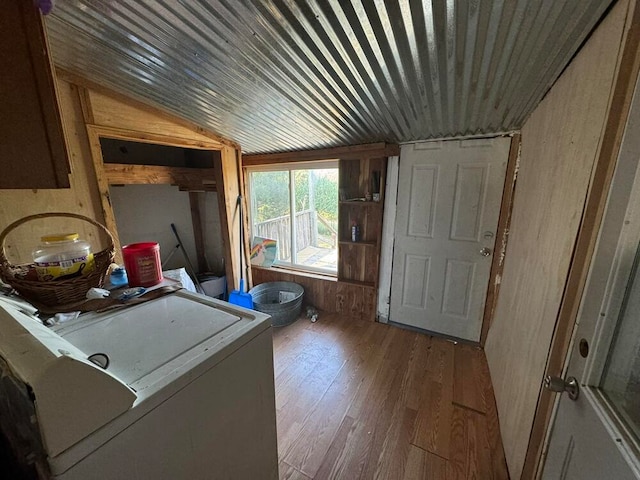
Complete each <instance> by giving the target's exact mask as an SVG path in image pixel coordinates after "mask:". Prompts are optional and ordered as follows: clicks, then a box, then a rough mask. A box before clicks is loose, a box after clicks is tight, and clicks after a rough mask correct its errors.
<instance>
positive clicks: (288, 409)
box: [273, 314, 508, 480]
mask: <svg viewBox="0 0 640 480" xmlns="http://www.w3.org/2000/svg"><path fill="white" fill-rule="evenodd" d="M273 343H274V366H275V381H276V408H277V422H278V453H279V459H280V478H281V479H289V480H308V479H338V480H341V479H345V480H352V479H353V480H355V479H374V478H375V479H393V480H396V479H398V480H403V479H405V480H408V479H412V480H413V479H434V480H439V479H445V480H448V479H471V478H474V479H481V480H485V479H487V480H489V479H496V480H501V479H507V478H508V473H507V467H506V463H505V459H504V453H503V449H502V442H501V440H500V430H499V428H498V418H497V413H496V407H495V400H494V397H493V389H492V387H491V382H490V379H489V371H488V367H487V363H486V359H485V357H484V353H483V352H482V350H480V349H477V348H474V347H471V346H469V345H463V344H457V345H455V344H453V343H452V342H449V341H446V340H443V339H439V338H435V337H430V336H427V335H423V334H419V333H415V332H410V331H407V330H402V329H400V328H397V327H391V326H388V325H383V324H380V323H372V322H365V321H360V320H355V319H350V318H345V317H340V316H338V315H331V314H321V316H320V319H319V320H318V322H317V323H311V322H309V320H307V319H306V318H301V319H299V320H298V321H297V322H295V323H294V324H292V325H289V326H287V327H280V328H276V329H274V338H273Z"/></svg>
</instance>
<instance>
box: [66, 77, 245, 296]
mask: <svg viewBox="0 0 640 480" xmlns="http://www.w3.org/2000/svg"><path fill="white" fill-rule="evenodd" d="M63 75H66V76H69V77H70V79H71V80H73V81H76V82H78V83H81V84H82V85H83V87H84V89H83V90H81V92H80V97H81V103H82V108H83V115H84V119H85V122H86V125H87V134H88V136H89V145H90V147H91V155H92V157H93V163H94V168H95V172H96V176H97V179H98V188H99V190H100V198H101V202H102V207H103V211H104V219H105V224H106V226H107V227H108V228H109V229H110V230H111V231H114V232H115V231H116V230H117V229H116V222H115V217H114V214H113V210H112V208H111V201H110V198H109V195H110V194H109V181H108V180H107V178H106V176H105V175H104V172H103V161H102V153H101V147H100V137H106V138H116V139H125V140H133V141H140V142H149V143H156V144H160V145H173V146H181V147H188V148H199V149H205V150H216V151H219V152H220V161H219V162H215V165H214V166H215V168H214V171H215V177H216V186H217V188H216V190H217V195H218V206H219V215H220V225H221V231H222V238H223V242H224V245H225V268H226V275H227V281H228V282H229V285H230V286H233V288H237V286H238V284H237V281H238V278H239V273H240V267H239V256H238V254H237V252H238V251H239V248H240V245H239V239H238V228H237V227H238V223H237V222H238V220H237V217H238V213H237V202H236V199H237V197H238V192H239V182H238V178H239V171H240V158H239V149H240V147H239V146H238V145H235V144H233V143H232V142H229V141H228V140H225V139H223V138H220V137H218V136H216V135H215V134H213V133H210V132H207V131H205V130H203V129H201V128H199V127H197V126H196V125H192V124H190V123H189V122H186V121H182V120H180V119H176V118H174V117H172V116H170V115H167V114H164V113H163V112H161V111H158V110H156V109H154V108H152V107H148V106H147V105H144V104H141V103H139V102H136V101H134V100H130V99H127V98H126V97H123V96H121V95H119V94H116V93H113V92H110V91H108V90H105V89H104V88H102V87H100V86H97V85H93V84H91V83H89V82H86V81H85V80H84V79H77V78H75V77H73V76H71V75H69V74H67V73H63ZM116 243H117V245H116V247H119V245H118V243H119V242H118V238H116ZM118 250H119V248H118ZM245 250H247V249H246V248H245ZM247 254H248V252H246V253H245V255H247Z"/></svg>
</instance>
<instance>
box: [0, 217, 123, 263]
mask: <svg viewBox="0 0 640 480" xmlns="http://www.w3.org/2000/svg"><path fill="white" fill-rule="evenodd" d="M47 217H67V218H76V219H78V220H84V221H85V222H88V223H90V224H92V225H94V226H95V227H98V228H99V229H100V230H102V231H103V232H104V233H105V234H106V235H107V237H108V239H109V242H110V243H111V245H109V246H108V247H107V248H109V249H112V248H114V241H113V235H111V232H110V231H109V230H107V227H105V226H104V225H102V224H101V223H99V222H96V221H95V220H93V219H92V218H89V217H85V216H84V215H80V214H77V213H68V212H48V213H37V214H35V215H29V216H27V217H23V218H21V219H19V220H16V221H15V222H13V223H12V224H10V225H9V226H8V227H7V228H5V229H4V230H3V231H2V233H0V247H2V248H0V264H2V265H5V264H8V263H9V261H8V260H7V256H6V254H5V244H4V241H5V239H6V238H7V235H9V233H11V231H12V230H15V229H16V228H17V227H19V226H20V225H22V224H24V223H27V222H30V221H31V220H38V219H41V218H47Z"/></svg>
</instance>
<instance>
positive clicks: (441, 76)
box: [47, 0, 611, 153]
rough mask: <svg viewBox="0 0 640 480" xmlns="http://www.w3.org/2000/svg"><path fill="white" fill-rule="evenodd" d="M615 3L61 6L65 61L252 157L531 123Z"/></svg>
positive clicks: (375, 0)
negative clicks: (230, 142) (239, 147)
mask: <svg viewBox="0 0 640 480" xmlns="http://www.w3.org/2000/svg"><path fill="white" fill-rule="evenodd" d="M610 3H611V0H492V1H482V0H466V1H465V0H421V1H396V2H394V1H383V0H372V1H366V0H360V1H359V0H352V1H336V0H310V1H293V0H274V1H257V0H256V1H243V2H241V1H229V0H224V1H205V0H181V1H175V0H158V1H150V0H148V1H145V0H138V1H136V0H59V1H58V2H57V3H56V7H55V9H54V11H53V13H52V14H51V15H49V16H48V17H47V27H48V31H49V36H50V41H51V48H52V51H53V56H54V60H55V62H56V64H57V65H59V66H62V67H63V68H65V69H67V70H69V71H71V72H74V73H77V74H80V75H82V76H84V77H86V78H88V79H89V80H92V81H95V82H98V83H101V84H103V85H106V86H108V87H111V88H113V89H115V90H116V91H119V92H122V93H126V94H128V95H130V96H132V97H134V98H137V99H140V100H143V101H145V102H147V103H151V104H154V105H156V106H161V107H163V108H164V109H166V110H168V111H171V112H173V113H175V114H177V115H179V116H181V117H183V118H186V119H189V120H191V121H194V122H196V123H198V124H200V125H202V126H205V127H207V128H209V129H211V130H213V131H215V132H217V133H219V134H221V135H222V136H224V137H227V138H229V139H232V140H234V141H236V142H238V143H240V144H241V145H242V147H243V150H244V151H245V152H248V153H263V152H274V151H285V150H299V149H309V148H319V147H327V146H336V145H349V144H358V143H367V142H373V141H390V142H405V141H411V140H419V139H428V138H438V137H448V136H457V135H471V134H480V133H487V132H503V131H509V130H513V129H517V128H519V127H520V126H521V125H522V123H523V121H524V120H525V119H526V117H527V116H528V115H529V113H530V112H531V111H532V109H533V108H534V107H535V106H536V105H537V103H538V102H539V101H540V99H541V98H542V97H543V96H544V94H545V92H546V91H547V90H548V88H549V87H550V85H551V84H552V83H553V82H554V81H555V79H556V78H557V77H558V75H559V74H560V73H561V72H562V70H563V68H564V67H565V66H566V65H567V63H568V62H569V60H570V59H571V57H572V56H573V55H574V54H575V52H576V50H577V49H578V47H579V46H580V44H581V43H582V42H583V41H584V39H585V38H586V36H587V35H588V33H589V32H590V31H591V30H592V28H593V27H594V25H595V24H596V22H597V21H598V20H599V19H600V17H601V16H602V14H603V12H604V11H605V9H606V8H607V7H608V5H609V4H610Z"/></svg>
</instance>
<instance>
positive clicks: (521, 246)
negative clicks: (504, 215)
mask: <svg viewBox="0 0 640 480" xmlns="http://www.w3.org/2000/svg"><path fill="white" fill-rule="evenodd" d="M625 15H626V5H624V4H623V3H618V4H616V5H615V6H614V8H613V9H612V10H611V12H610V13H609V15H608V16H607V18H605V20H604V21H603V22H602V23H601V24H600V26H599V27H598V29H597V30H596V31H595V32H594V34H593V35H592V37H591V38H590V39H589V41H588V42H587V43H586V44H585V45H584V47H583V48H582V50H581V51H580V52H579V53H578V55H577V56H576V58H575V59H574V60H573V61H572V63H571V64H570V65H569V67H568V68H567V69H566V70H565V72H564V73H563V75H562V76H561V77H560V79H559V80H558V81H557V82H556V84H555V85H554V86H553V87H552V89H551V90H550V91H549V93H548V94H547V96H546V97H545V99H544V100H543V101H542V102H541V103H540V105H539V106H538V107H537V108H536V110H535V111H534V112H533V114H532V115H531V117H530V118H529V119H528V120H527V122H526V123H525V125H524V127H523V129H522V149H521V157H520V166H519V172H518V184H517V189H516V192H515V197H514V204H513V214H512V220H511V228H510V233H509V237H510V238H509V245H508V247H507V253H506V260H505V265H504V273H503V277H502V287H501V290H500V296H499V298H498V303H497V306H496V311H495V317H494V320H493V323H492V325H491V328H490V330H489V335H488V338H487V342H486V346H485V351H486V354H487V359H488V361H489V367H490V370H491V378H492V380H493V386H494V388H495V396H496V400H497V408H498V412H499V417H500V428H501V431H502V438H503V439H504V446H505V451H506V458H507V463H508V466H509V473H510V474H511V477H512V478H514V479H517V478H520V475H521V473H522V468H523V464H524V460H525V455H526V452H527V448H528V444H529V437H530V433H531V428H532V423H533V417H534V413H535V409H536V404H537V401H538V396H539V393H540V389H541V386H542V378H543V375H544V373H545V365H546V362H547V357H548V353H549V348H550V345H551V339H552V335H553V332H554V328H555V324H556V319H557V316H558V312H559V308H560V302H561V299H562V295H563V292H564V289H565V284H566V280H567V274H568V271H569V265H570V262H571V258H572V254H573V251H574V247H575V242H576V237H577V233H578V228H579V226H580V221H581V217H582V214H583V209H584V205H585V198H586V195H587V191H588V188H589V183H590V181H591V175H592V169H593V165H594V160H595V158H596V157H597V152H598V149H599V144H600V138H601V135H602V131H603V128H604V124H605V120H606V116H607V109H608V105H609V100H610V95H611V89H612V86H613V81H614V76H615V71H616V63H617V58H618V50H619V48H620V41H621V36H622V31H623V27H624V22H625Z"/></svg>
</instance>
